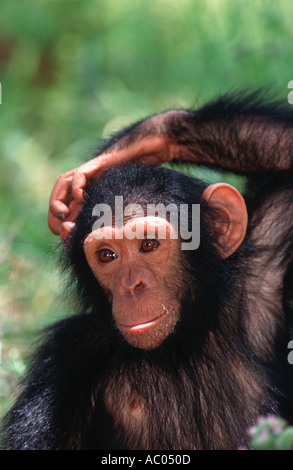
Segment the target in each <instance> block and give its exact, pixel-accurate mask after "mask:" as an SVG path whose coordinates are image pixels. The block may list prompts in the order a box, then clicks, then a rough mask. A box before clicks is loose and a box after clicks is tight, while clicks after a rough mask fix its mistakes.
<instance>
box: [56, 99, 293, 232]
mask: <svg viewBox="0 0 293 470" xmlns="http://www.w3.org/2000/svg"><path fill="white" fill-rule="evenodd" d="M292 136H293V112H292V109H291V108H290V106H289V104H288V103H283V104H282V103H281V104H280V103H272V104H264V103H263V102H262V100H261V99H259V98H258V95H257V94H255V95H254V94H252V95H248V96H247V95H246V96H243V97H242V98H240V99H239V97H237V98H233V97H223V98H220V99H218V100H216V101H214V102H213V103H210V104H208V105H206V106H204V107H203V108H201V109H199V110H197V111H187V110H186V111H185V110H180V111H169V112H166V113H163V114H158V115H155V116H152V117H150V118H148V119H145V120H143V121H141V122H139V123H136V124H134V125H133V126H130V127H129V128H126V129H123V130H122V131H121V132H119V133H118V134H116V135H115V136H114V137H113V138H111V139H109V140H108V141H106V142H105V143H104V145H103V146H102V147H101V148H100V149H99V152H98V153H99V155H98V156H97V157H95V158H93V159H92V160H90V161H88V162H87V163H85V164H84V165H81V166H80V167H79V168H76V169H75V170H72V171H70V172H68V173H65V174H63V175H61V176H60V177H59V178H58V179H57V181H56V183H55V186H54V189H53V191H52V194H51V197H50V205H49V215H48V224H49V227H50V228H51V230H52V232H53V233H56V234H58V233H61V237H62V230H63V232H64V237H66V235H67V233H68V231H69V230H71V228H72V226H73V224H72V222H73V221H74V220H75V218H76V216H77V215H78V213H79V211H80V205H81V202H82V199H83V190H84V188H85V187H86V184H87V182H88V180H89V179H91V178H93V177H95V175H96V174H97V173H98V172H99V171H101V170H103V169H104V168H107V167H109V166H114V165H118V164H121V163H123V162H126V161H130V160H140V161H146V162H157V163H160V162H166V161H190V162H195V163H197V164H203V165H208V166H213V167H215V168H217V167H218V168H222V169H226V170H231V171H234V172H240V173H263V172H271V171H274V172H276V171H282V170H292V168H293V150H292V141H293V138H292ZM64 222H65V224H64ZM66 224H67V225H66Z"/></svg>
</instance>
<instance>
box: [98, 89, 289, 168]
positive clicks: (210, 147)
mask: <svg viewBox="0 0 293 470" xmlns="http://www.w3.org/2000/svg"><path fill="white" fill-rule="evenodd" d="M292 135H293V111H292V109H291V108H290V106H289V105H288V104H285V105H283V106H281V105H280V104H278V103H277V104H268V105H267V104H264V103H262V101H261V100H260V99H258V98H257V95H249V96H244V97H243V98H240V99H239V98H238V97H237V98H233V97H223V98H220V99H218V100H216V101H214V102H213V103H210V104H208V105H206V106H204V107H203V108H201V109H199V110H197V111H170V112H167V113H164V114H159V115H156V116H153V117H151V118H149V119H147V120H145V121H142V122H140V123H138V124H137V125H135V126H133V127H132V128H129V129H128V130H126V131H124V133H121V136H119V134H118V135H117V136H115V137H114V139H112V141H111V140H110V141H109V142H107V143H106V146H105V148H104V149H103V150H104V151H105V150H106V152H110V153H111V154H112V155H114V154H115V151H116V150H117V157H118V155H119V151H121V152H122V151H123V150H124V151H125V153H127V152H128V154H129V155H132V157H135V156H136V157H145V159H146V160H147V157H148V156H150V157H153V158H155V159H157V160H161V161H172V160H185V161H191V162H197V163H199V164H204V165H211V166H213V167H220V168H224V169H229V170H233V171H237V172H241V173H246V172H254V173H258V172H266V171H278V170H288V169H292V168H293V149H292V143H293V137H292ZM120 149H121V150H120ZM102 158H103V156H102ZM126 158H127V159H130V158H129V157H126ZM109 164H110V161H109Z"/></svg>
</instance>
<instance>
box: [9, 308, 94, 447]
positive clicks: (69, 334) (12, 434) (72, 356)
mask: <svg viewBox="0 0 293 470" xmlns="http://www.w3.org/2000/svg"><path fill="white" fill-rule="evenodd" d="M92 331H93V327H92V325H90V322H89V321H88V317H87V315H84V316H76V317H72V318H68V319H65V320H62V321H60V322H58V323H57V324H56V325H54V326H53V327H52V328H51V329H50V331H49V333H48V336H47V338H46V341H45V342H44V344H43V345H42V346H41V347H40V349H39V350H38V351H37V354H36V357H35V360H34V361H32V365H31V367H30V370H29V372H28V375H27V377H26V379H25V382H24V384H23V390H22V393H21V394H20V396H19V398H18V399H17V401H16V403H15V405H14V406H13V407H12V408H11V409H10V411H9V412H8V414H7V415H6V417H5V419H4V423H3V427H2V429H1V447H2V448H4V449H7V450H25V449H30V450H42V449H45V450H48V449H68V448H72V449H78V448H80V445H81V439H82V432H83V430H84V428H85V423H86V422H87V420H88V417H89V416H90V410H91V391H90V390H88V387H87V386H86V385H85V384H86V383H87V377H86V375H85V374H86V372H85V369H86V368H85V367H84V364H87V366H88V365H89V364H91V360H93V361H95V366H96V364H97V362H98V361H97V359H96V357H94V359H93V356H94V355H93V354H91V351H90V348H86V347H85V345H87V339H88V338H87V337H88V336H90V335H92V334H93V333H92ZM69 396H70V400H69V398H68V397H69ZM81 410H82V411H81Z"/></svg>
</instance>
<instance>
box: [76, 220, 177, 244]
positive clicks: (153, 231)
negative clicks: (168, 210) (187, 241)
mask: <svg viewBox="0 0 293 470" xmlns="http://www.w3.org/2000/svg"><path fill="white" fill-rule="evenodd" d="M97 222H98V223H96V222H95V224H94V225H93V230H92V232H91V233H90V234H89V235H88V237H87V238H86V240H85V242H84V243H85V244H87V243H89V242H91V241H92V240H93V239H95V240H107V239H108V240H112V239H118V240H122V239H129V240H133V239H145V238H150V239H154V238H155V239H157V240H164V239H168V238H177V231H176V227H173V226H172V225H171V224H170V222H168V220H166V219H165V218H162V217H155V216H145V217H136V216H135V217H127V218H123V224H117V225H115V224H114V223H112V222H110V221H108V223H107V224H105V223H103V224H102V225H99V221H97Z"/></svg>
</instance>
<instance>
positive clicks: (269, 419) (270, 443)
mask: <svg viewBox="0 0 293 470" xmlns="http://www.w3.org/2000/svg"><path fill="white" fill-rule="evenodd" d="M247 432H248V435H249V436H250V446H249V448H248V447H244V446H243V447H239V449H238V450H293V426H289V425H288V423H287V422H286V421H285V420H283V419H282V418H279V417H278V416H274V415H267V416H259V417H258V419H257V421H256V423H255V425H254V426H252V427H251V428H249V429H248V430H247Z"/></svg>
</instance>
